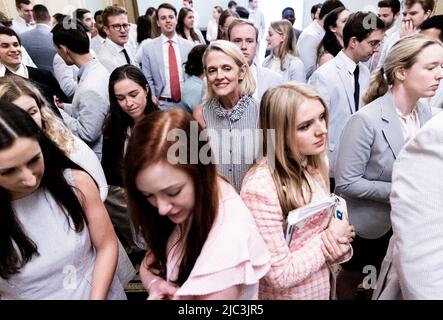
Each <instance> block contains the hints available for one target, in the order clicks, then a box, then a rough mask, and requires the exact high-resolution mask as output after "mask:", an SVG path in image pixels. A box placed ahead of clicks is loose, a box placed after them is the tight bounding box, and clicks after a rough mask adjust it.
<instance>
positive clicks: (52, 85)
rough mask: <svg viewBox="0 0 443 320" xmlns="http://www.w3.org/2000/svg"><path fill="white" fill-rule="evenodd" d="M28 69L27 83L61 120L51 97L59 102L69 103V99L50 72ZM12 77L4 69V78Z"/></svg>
mask: <svg viewBox="0 0 443 320" xmlns="http://www.w3.org/2000/svg"><path fill="white" fill-rule="evenodd" d="M26 68H28V74H29V79H28V80H29V81H31V82H32V83H33V84H34V85H35V86H36V87H37V88H38V89H39V90H40V92H41V93H42V94H43V96H44V97H45V99H46V100H47V102H48V104H49V106H50V107H51V109H52V111H54V112H55V114H56V115H57V116H59V117H60V118H61V114H60V111H59V110H58V108H57V107H56V106H54V102H53V100H54V99H53V96H57V97H58V98H59V99H60V101H61V102H65V103H70V102H71V101H70V99H69V98H68V97H67V96H66V95H65V94H64V92H63V91H62V89H61V88H60V86H59V85H58V82H57V80H56V79H55V78H54V76H53V75H52V73H51V72H49V71H47V70H41V69H37V68H33V67H28V66H27V67H26ZM8 75H14V73H13V72H11V71H10V70H9V69H8V68H6V72H5V76H8Z"/></svg>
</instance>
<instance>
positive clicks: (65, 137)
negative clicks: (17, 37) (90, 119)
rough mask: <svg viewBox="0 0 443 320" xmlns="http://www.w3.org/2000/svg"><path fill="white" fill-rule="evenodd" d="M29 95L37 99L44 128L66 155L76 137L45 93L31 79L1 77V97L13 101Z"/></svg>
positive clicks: (68, 153)
mask: <svg viewBox="0 0 443 320" xmlns="http://www.w3.org/2000/svg"><path fill="white" fill-rule="evenodd" d="M25 95H26V96H29V97H31V98H33V99H34V100H35V102H36V103H37V106H38V108H39V109H40V113H41V117H42V130H43V132H45V133H46V135H47V136H48V137H49V139H51V140H52V141H53V142H54V143H55V144H56V145H57V147H58V148H59V149H60V150H62V151H63V153H64V154H65V155H66V156H69V155H70V154H71V152H72V151H74V150H73V148H74V137H73V135H72V133H71V132H70V131H69V130H68V129H67V128H66V127H65V125H64V124H63V122H62V121H61V120H60V119H59V118H58V117H57V116H56V115H55V114H54V112H53V111H52V110H51V109H50V108H49V107H48V103H47V102H46V100H45V98H44V97H43V95H42V94H41V93H40V91H39V90H38V89H37V88H36V87H35V86H34V85H33V84H32V83H30V82H29V81H27V80H25V79H23V78H21V77H18V76H8V77H2V78H0V99H1V100H4V101H7V102H11V103H12V102H13V101H15V100H17V99H18V98H20V97H21V96H25Z"/></svg>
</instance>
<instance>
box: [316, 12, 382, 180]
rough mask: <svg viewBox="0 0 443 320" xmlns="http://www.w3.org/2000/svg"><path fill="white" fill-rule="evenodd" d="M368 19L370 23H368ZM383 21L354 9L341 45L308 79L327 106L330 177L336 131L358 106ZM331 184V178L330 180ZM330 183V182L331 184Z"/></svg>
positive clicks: (366, 83)
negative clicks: (366, 64)
mask: <svg viewBox="0 0 443 320" xmlns="http://www.w3.org/2000/svg"><path fill="white" fill-rule="evenodd" d="M368 21H372V22H375V23H371V24H369V25H368ZM383 33H384V23H383V21H381V20H380V18H378V17H377V16H376V15H375V14H373V13H367V12H356V13H353V14H351V15H350V16H349V18H348V20H347V22H346V24H345V26H344V28H343V43H344V48H343V50H342V51H340V52H339V53H338V54H337V56H335V57H334V59H332V60H330V61H328V62H326V63H325V64H324V65H322V66H321V67H320V68H318V69H317V70H316V71H315V72H314V73H313V74H312V76H311V78H310V79H309V84H311V85H313V86H314V87H315V88H316V89H317V90H318V92H319V93H320V95H321V96H322V98H323V99H324V100H325V102H326V105H327V106H328V110H329V128H328V136H329V144H328V145H329V175H330V177H331V178H333V177H334V168H335V162H336V160H337V159H336V157H337V150H338V144H339V140H340V135H341V133H342V131H343V128H344V126H345V124H346V122H347V121H348V120H349V118H350V117H351V115H352V114H353V113H354V112H356V111H357V110H358V109H359V108H361V107H362V101H361V97H362V94H363V92H364V91H366V89H367V88H368V86H369V80H370V74H369V70H368V68H367V67H366V66H365V65H364V64H363V63H362V62H365V61H368V60H369V59H370V58H371V56H372V55H373V54H374V52H375V51H376V50H377V48H378V46H379V44H380V42H381V40H382V39H383ZM331 182H332V184H333V180H332V181H331ZM332 187H333V186H332Z"/></svg>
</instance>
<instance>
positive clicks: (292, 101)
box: [241, 82, 355, 299]
mask: <svg viewBox="0 0 443 320" xmlns="http://www.w3.org/2000/svg"><path fill="white" fill-rule="evenodd" d="M327 116H328V115H327V108H326V106H325V104H324V102H323V100H322V99H321V98H320V96H319V95H318V94H317V93H316V92H315V91H314V90H313V89H311V88H310V87H308V86H306V85H302V84H295V83H291V82H289V83H287V84H284V85H281V86H279V87H276V88H274V89H271V90H269V91H267V92H266V93H265V95H264V96H263V98H262V102H261V106H260V128H261V129H262V130H263V136H264V137H265V138H266V139H265V143H264V148H263V151H264V153H263V154H264V157H263V159H262V160H261V161H259V162H258V163H257V164H256V165H255V166H254V167H253V168H252V169H251V170H250V171H249V172H248V173H247V175H246V177H245V179H244V181H243V186H242V189H241V197H242V199H243V201H244V202H245V204H246V206H247V207H248V208H249V210H250V211H251V213H252V215H253V216H254V219H255V222H256V223H257V226H258V228H259V230H260V233H261V234H262V236H263V239H264V240H265V242H266V244H267V246H268V248H269V250H270V252H271V270H270V271H269V272H268V273H267V275H266V276H265V277H264V278H263V279H262V280H261V281H260V292H259V298H260V299H329V298H331V297H333V291H334V290H333V289H331V283H330V280H331V279H332V280H333V279H334V277H331V276H332V274H331V271H330V269H332V268H330V267H332V265H333V264H336V263H337V262H343V261H346V260H349V258H350V256H351V246H350V244H349V242H350V241H351V240H352V237H353V236H354V234H355V233H354V231H353V227H352V226H349V223H348V221H347V220H346V219H345V220H343V221H339V220H336V219H332V220H331V222H330V223H329V227H328V228H327V229H326V230H323V229H320V230H321V231H319V232H317V233H314V236H311V237H309V238H308V240H306V241H304V242H303V243H302V244H301V245H297V246H291V248H289V247H288V245H287V244H286V241H285V236H284V230H285V225H286V218H287V215H288V213H289V212H290V211H292V210H294V209H296V208H299V207H301V206H304V205H307V204H309V203H311V202H315V201H318V200H321V199H322V198H325V197H327V196H328V195H329V191H328V190H329V185H328V181H329V179H328V165H327V159H326V156H325V150H326V143H327ZM274 129H275V130H274ZM271 133H273V134H274V139H269V137H272V134H271ZM313 227H315V226H313ZM300 238H302V237H300ZM331 293H332V294H331Z"/></svg>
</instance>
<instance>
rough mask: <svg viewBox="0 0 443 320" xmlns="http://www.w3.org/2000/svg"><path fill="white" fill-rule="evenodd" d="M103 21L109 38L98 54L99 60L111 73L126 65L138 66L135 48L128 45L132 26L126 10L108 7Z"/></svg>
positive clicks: (103, 14)
mask: <svg viewBox="0 0 443 320" xmlns="http://www.w3.org/2000/svg"><path fill="white" fill-rule="evenodd" d="M102 19H103V30H104V31H105V33H106V36H107V37H106V40H105V41H104V43H103V44H102V46H101V48H100V52H99V53H98V56H97V58H98V60H99V61H100V62H101V64H102V65H104V66H105V68H106V69H107V70H108V71H109V72H110V73H111V72H112V71H114V70H115V69H116V68H118V67H120V66H123V65H125V64H133V65H136V63H135V58H134V55H135V51H134V48H132V47H131V46H130V45H128V40H129V29H130V28H131V25H130V24H129V22H128V13H127V12H126V10H125V9H124V8H122V7H119V6H108V7H106V8H105V10H103V13H102Z"/></svg>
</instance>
